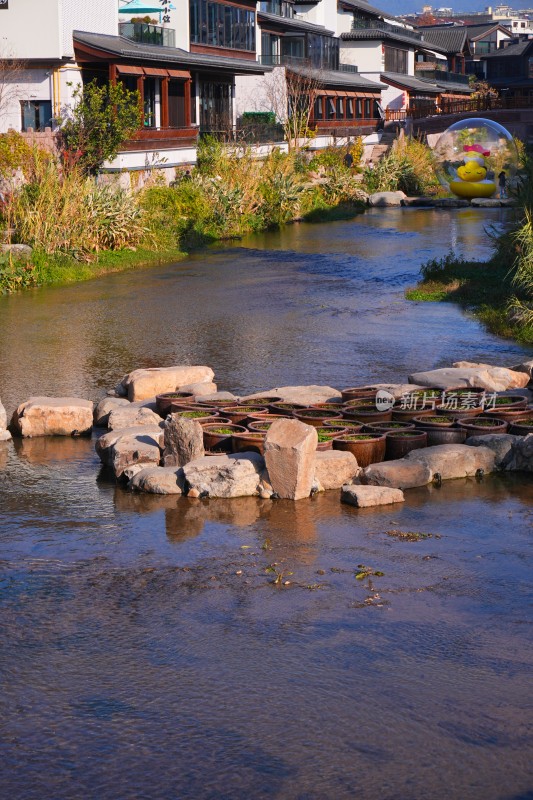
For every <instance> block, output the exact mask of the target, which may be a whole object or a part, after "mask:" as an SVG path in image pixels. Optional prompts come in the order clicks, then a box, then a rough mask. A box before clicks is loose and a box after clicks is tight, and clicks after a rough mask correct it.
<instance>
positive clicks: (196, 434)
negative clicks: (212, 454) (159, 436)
mask: <svg viewBox="0 0 533 800" xmlns="http://www.w3.org/2000/svg"><path fill="white" fill-rule="evenodd" d="M164 443H165V449H164V451H163V463H164V465H165V467H183V466H184V464H188V463H189V461H194V460H195V459H197V458H203V456H204V454H205V450H204V434H203V429H202V426H201V425H200V423H199V422H198V421H197V420H195V419H186V418H184V417H178V416H177V415H176V414H171V415H170V416H169V417H167V419H166V422H165V434H164Z"/></svg>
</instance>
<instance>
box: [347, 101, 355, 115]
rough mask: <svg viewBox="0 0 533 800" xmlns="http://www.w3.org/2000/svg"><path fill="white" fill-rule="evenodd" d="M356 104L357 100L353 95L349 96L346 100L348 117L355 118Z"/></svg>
mask: <svg viewBox="0 0 533 800" xmlns="http://www.w3.org/2000/svg"><path fill="white" fill-rule="evenodd" d="M354 106H355V101H354V99H353V97H348V99H347V100H346V119H353V118H354V116H355V114H354V111H355V108H354Z"/></svg>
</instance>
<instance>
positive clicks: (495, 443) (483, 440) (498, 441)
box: [465, 433, 523, 469]
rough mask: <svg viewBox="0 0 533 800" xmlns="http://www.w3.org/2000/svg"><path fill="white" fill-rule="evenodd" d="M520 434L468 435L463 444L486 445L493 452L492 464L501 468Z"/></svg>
mask: <svg viewBox="0 0 533 800" xmlns="http://www.w3.org/2000/svg"><path fill="white" fill-rule="evenodd" d="M522 438H523V437H522V436H511V434H510V433H489V434H487V436H470V438H468V439H467V440H466V442H465V445H469V446H470V447H488V448H489V450H492V452H493V453H494V465H495V467H496V468H497V469H501V467H502V465H503V463H504V461H505V459H506V458H507V456H508V454H509V453H510V452H511V450H512V447H513V445H514V443H515V442H516V441H517V440H518V439H522Z"/></svg>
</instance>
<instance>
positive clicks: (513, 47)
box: [483, 39, 533, 60]
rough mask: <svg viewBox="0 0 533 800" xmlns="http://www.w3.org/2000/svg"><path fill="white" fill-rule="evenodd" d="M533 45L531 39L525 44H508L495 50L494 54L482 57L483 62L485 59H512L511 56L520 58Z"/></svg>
mask: <svg viewBox="0 0 533 800" xmlns="http://www.w3.org/2000/svg"><path fill="white" fill-rule="evenodd" d="M532 44H533V39H527V40H526V41H525V42H517V43H516V44H508V45H506V46H505V47H500V48H499V49H498V50H495V51H494V53H487V55H484V56H483V60H485V59H486V58H490V59H492V58H512V57H513V56H522V55H524V53H525V52H526V50H527V49H528V47H531V45H532Z"/></svg>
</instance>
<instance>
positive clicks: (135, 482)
mask: <svg viewBox="0 0 533 800" xmlns="http://www.w3.org/2000/svg"><path fill="white" fill-rule="evenodd" d="M183 481H184V476H183V470H182V469H181V468H180V467H143V468H142V469H140V470H138V471H136V474H135V475H134V476H133V477H132V479H131V480H130V482H129V484H128V487H129V488H130V489H133V490H135V491H137V492H148V493H149V494H181V493H182V489H183Z"/></svg>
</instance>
